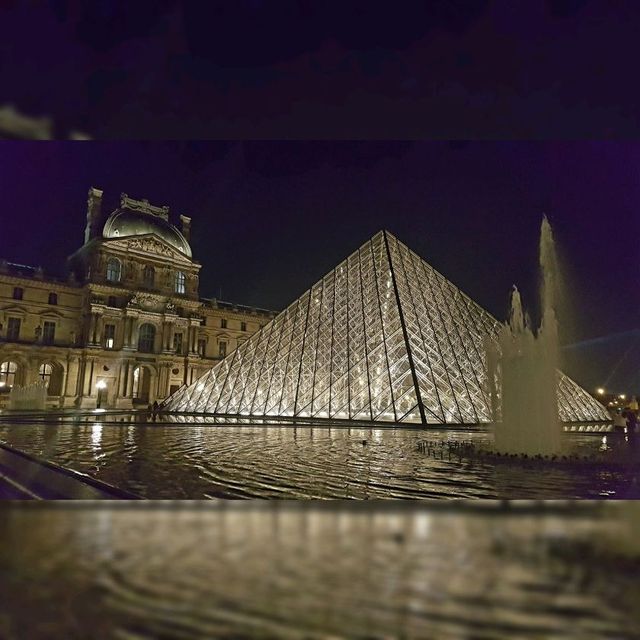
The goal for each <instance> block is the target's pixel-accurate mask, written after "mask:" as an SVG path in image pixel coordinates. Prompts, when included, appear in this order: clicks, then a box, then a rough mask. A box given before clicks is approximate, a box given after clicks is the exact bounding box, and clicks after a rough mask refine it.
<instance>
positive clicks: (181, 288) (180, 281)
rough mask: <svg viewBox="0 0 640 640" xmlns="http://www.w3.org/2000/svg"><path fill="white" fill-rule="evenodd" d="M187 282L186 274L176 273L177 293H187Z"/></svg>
mask: <svg viewBox="0 0 640 640" xmlns="http://www.w3.org/2000/svg"><path fill="white" fill-rule="evenodd" d="M186 281H187V278H186V276H185V275H184V273H182V271H176V286H175V289H176V293H186V291H187V288H186V286H185V285H186Z"/></svg>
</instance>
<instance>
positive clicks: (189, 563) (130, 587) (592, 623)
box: [0, 503, 640, 640]
mask: <svg viewBox="0 0 640 640" xmlns="http://www.w3.org/2000/svg"><path fill="white" fill-rule="evenodd" d="M227 504H228V503H227ZM236 505H237V506H236ZM362 507H363V508H359V509H353V508H352V506H350V507H348V508H347V507H345V506H343V505H340V504H338V503H336V507H334V508H333V509H321V508H319V507H318V506H316V505H313V504H312V503H298V504H297V505H295V504H290V503H280V505H279V506H278V505H276V506H273V503H271V505H262V506H260V505H259V506H256V505H255V503H247V507H244V506H242V507H241V506H240V505H239V504H238V503H235V504H233V505H229V506H225V507H219V508H208V509H205V508H202V507H198V508H193V507H188V506H182V505H175V506H174V508H172V509H169V508H166V505H165V508H157V507H156V506H153V507H151V508H136V509H131V508H110V509H105V508H103V506H102V505H101V506H100V508H92V507H86V506H84V507H83V506H80V505H78V507H76V508H69V509H54V508H51V507H44V508H13V509H5V510H4V516H5V517H4V518H3V519H2V521H0V533H1V535H2V541H3V544H2V545H1V546H0V572H1V574H2V575H3V577H4V578H3V580H2V581H0V603H1V604H0V607H1V608H0V612H1V613H2V615H0V625H2V626H0V636H1V637H3V638H7V639H9V640H11V639H13V638H20V639H21V640H22V639H23V638H27V639H31V638H51V637H60V638H62V637H64V638H87V637H91V638H93V639H101V638H127V639H131V638H163V639H165V640H166V639H169V638H181V639H186V638H221V637H224V638H243V637H259V638H276V637H277V638H325V639H326V638H342V637H352V638H398V637H401V638H444V639H446V638H581V639H583V638H587V639H588V638H634V637H637V635H635V634H634V632H635V631H636V628H635V626H634V625H636V624H637V623H638V620H639V616H638V612H637V608H636V607H635V602H636V601H637V597H638V595H640V593H639V589H638V585H637V582H636V581H635V578H634V577H633V576H625V573H624V571H623V570H621V569H620V568H618V569H615V568H613V569H612V567H615V565H611V564H607V563H604V564H602V565H601V564H600V563H598V562H591V563H590V564H588V565H586V564H585V563H584V558H581V559H580V560H579V561H576V560H575V559H567V558H563V557H562V554H558V553H554V552H553V549H554V548H557V547H559V546H560V547H563V548H572V547H574V546H580V547H581V548H582V549H585V548H591V546H592V545H593V544H594V542H597V541H605V546H606V544H607V543H606V541H607V540H609V542H610V541H611V540H615V539H616V536H617V535H618V528H617V527H618V523H617V522H616V521H615V520H614V519H612V518H611V517H604V516H600V512H597V511H596V512H593V511H591V510H587V511H584V512H583V513H578V514H575V513H574V514H573V515H572V514H569V515H567V514H564V515H563V514H557V513H556V514H549V513H547V514H543V515H537V516H535V515H518V514H508V515H505V514H498V513H480V512H466V513H465V512H463V513H459V512H447V511H443V510H431V511H429V510H427V509H425V508H424V507H420V508H416V507H410V506H409V505H407V504H405V505H399V508H398V509H397V510H395V511H394V510H388V509H384V508H382V507H381V506H380V505H377V506H376V505H371V506H370V507H369V508H364V507H366V505H362ZM487 511H488V510H487ZM5 578H6V579H5Z"/></svg>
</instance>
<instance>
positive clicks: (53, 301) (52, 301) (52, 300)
mask: <svg viewBox="0 0 640 640" xmlns="http://www.w3.org/2000/svg"><path fill="white" fill-rule="evenodd" d="M49 304H58V294H57V293H53V292H52V293H50V294H49Z"/></svg>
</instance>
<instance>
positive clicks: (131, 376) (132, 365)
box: [127, 362, 136, 398]
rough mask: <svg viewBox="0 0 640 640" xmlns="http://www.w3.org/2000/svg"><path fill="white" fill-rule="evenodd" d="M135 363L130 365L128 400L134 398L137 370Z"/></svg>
mask: <svg viewBox="0 0 640 640" xmlns="http://www.w3.org/2000/svg"><path fill="white" fill-rule="evenodd" d="M135 368H136V367H135V364H134V363H133V362H130V363H129V378H128V380H127V398H132V397H133V370H134V369H135Z"/></svg>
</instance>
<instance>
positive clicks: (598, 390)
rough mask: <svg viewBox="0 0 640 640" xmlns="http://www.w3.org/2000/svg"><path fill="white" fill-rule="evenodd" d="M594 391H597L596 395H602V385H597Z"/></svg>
mask: <svg viewBox="0 0 640 640" xmlns="http://www.w3.org/2000/svg"><path fill="white" fill-rule="evenodd" d="M596 391H597V392H598V395H601V396H603V395H604V389H603V388H602V387H598V388H597V389H596Z"/></svg>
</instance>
